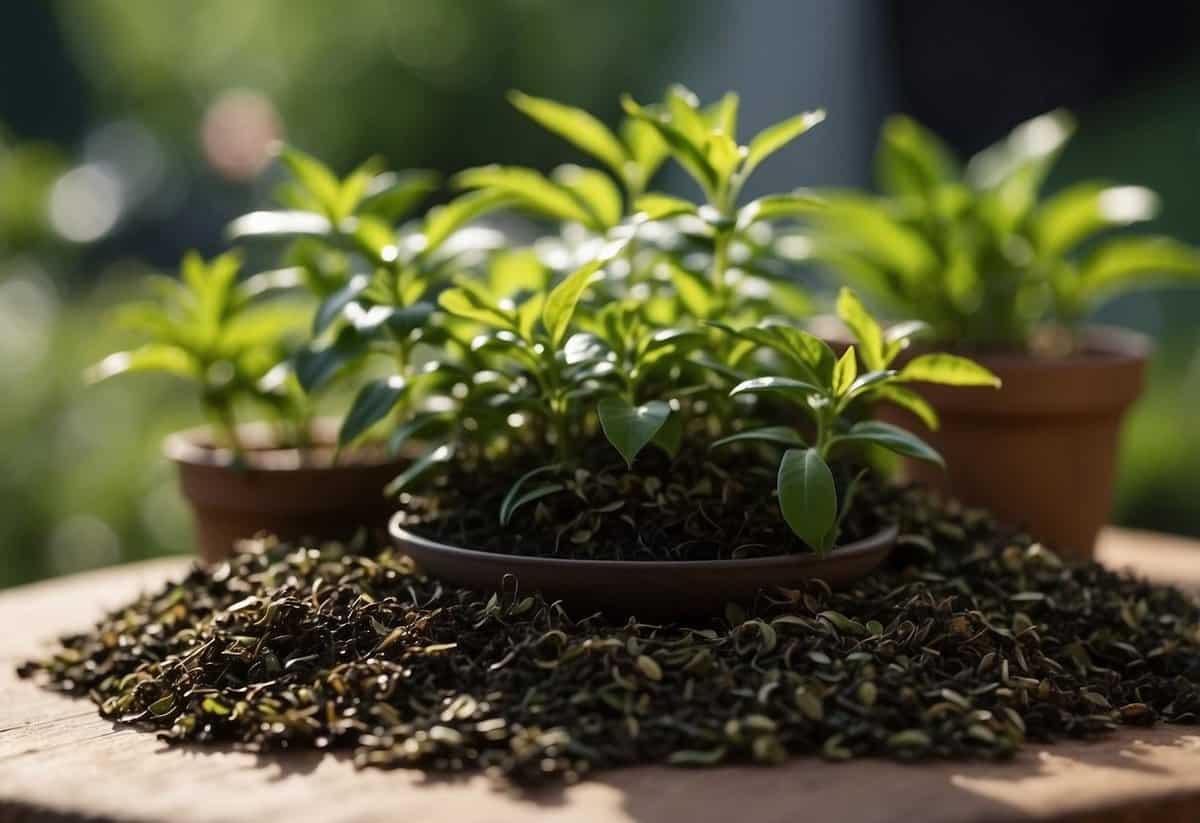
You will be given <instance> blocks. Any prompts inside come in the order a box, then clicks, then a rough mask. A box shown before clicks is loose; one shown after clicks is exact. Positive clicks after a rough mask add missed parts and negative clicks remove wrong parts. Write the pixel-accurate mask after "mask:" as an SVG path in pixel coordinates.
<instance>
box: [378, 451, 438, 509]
mask: <svg viewBox="0 0 1200 823" xmlns="http://www.w3.org/2000/svg"><path fill="white" fill-rule="evenodd" d="M453 458H454V445H453V444H451V443H445V444H443V445H440V446H437V447H435V448H433V449H430V450H429V451H427V452H426V453H425V454H423V455H421V457H419V458H418V459H416V460H414V461H413V462H412V463H411V464H410V465H409V467H408V468H407V469H405V470H404V471H402V472H401V473H400V474H399V475H397V476H396V477H395V478H394V479H393V480H392V482H390V483H388V484H387V486H386V487H385V488H384V490H383V493H384V495H386V496H388V497H394V496H395V495H397V494H399V493H400V492H402V491H404V490H405V489H407V488H408V487H409V486H410V485H411V484H412V482H413V481H414V480H416V479H417V478H418V477H420V476H421V475H423V474H425V472H427V471H429V470H430V469H432V468H433V467H434V466H437V465H438V464H441V463H447V462H449V461H450V460H452V459H453Z"/></svg>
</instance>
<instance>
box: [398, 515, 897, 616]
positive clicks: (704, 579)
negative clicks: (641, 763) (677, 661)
mask: <svg viewBox="0 0 1200 823" xmlns="http://www.w3.org/2000/svg"><path fill="white" fill-rule="evenodd" d="M402 519H403V512H398V513H397V514H396V515H395V516H393V517H392V520H391V523H390V524H389V525H388V533H389V534H390V535H391V538H392V543H393V544H394V545H395V546H396V547H397V548H399V549H401V550H402V551H404V552H405V553H406V554H408V555H409V556H411V557H412V558H413V559H414V560H415V561H416V562H417V564H418V565H419V566H420V567H421V568H422V569H423V570H424V571H426V572H427V573H429V574H431V575H433V576H434V577H437V578H440V579H441V580H444V581H446V582H448V583H455V584H457V585H460V586H466V587H467V588H472V589H482V590H496V589H500V588H502V587H505V588H507V587H508V586H511V585H512V584H511V583H509V584H506V583H505V578H506V577H508V576H510V575H511V576H512V577H515V578H516V587H517V589H518V591H521V592H527V593H532V592H535V591H536V592H541V593H542V595H543V596H545V597H546V598H547V599H549V600H561V601H562V602H563V604H564V605H565V606H567V607H568V609H570V610H571V611H572V613H574V614H576V615H578V614H579V613H580V612H583V611H605V612H620V613H626V614H636V615H639V616H647V617H651V616H652V617H681V616H688V615H699V614H719V613H720V611H721V609H722V608H723V607H724V605H725V604H726V603H727V602H730V601H733V602H741V603H749V602H751V601H753V600H754V598H755V596H756V595H757V594H758V592H759V591H760V590H761V589H771V588H775V587H782V588H799V587H800V586H802V585H803V584H804V583H805V582H807V581H809V580H812V579H814V578H820V579H821V580H824V581H825V582H826V583H828V584H829V585H830V586H833V587H834V588H838V587H842V586H846V585H848V584H850V583H853V582H854V581H856V580H859V579H861V578H863V577H865V576H867V575H868V574H870V573H871V572H872V571H874V570H875V569H876V568H878V567H879V564H880V563H882V562H883V561H884V560H885V559H887V556H888V555H889V554H890V553H891V551H892V547H893V546H894V545H895V543H896V536H897V532H898V529H897V527H896V526H888V527H887V528H885V529H882V530H881V531H879V532H878V533H876V534H874V535H872V536H871V537H868V538H866V539H863V540H859V541H856V542H854V543H847V544H846V545H844V546H839V547H838V548H837V549H835V550H834V551H833V552H831V553H830V554H829V556H828V557H817V556H816V555H815V554H789V555H781V556H778V557H755V558H749V559H746V560H568V559H564V558H558V557H521V556H517V555H508V554H496V553H494V552H484V551H477V550H475V549H464V548H461V547H458V546H450V545H447V544H445V543H439V542H437V541H435V540H430V539H429V538H426V537H421V536H420V535H417V534H413V533H412V532H410V531H408V530H407V529H405V528H404V527H403V526H401V525H400V521H401V520H402Z"/></svg>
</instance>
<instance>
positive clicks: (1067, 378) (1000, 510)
mask: <svg viewBox="0 0 1200 823" xmlns="http://www.w3.org/2000/svg"><path fill="white" fill-rule="evenodd" d="M1084 343H1085V345H1084V347H1083V350H1082V351H1081V352H1080V353H1078V354H1074V355H1070V356H1066V357H1059V358H1037V357H1033V356H1031V355H1027V354H977V353H968V354H969V356H970V357H972V358H973V359H974V360H976V361H978V362H979V363H982V364H983V365H984V366H986V367H987V368H989V369H991V370H992V371H993V372H994V373H995V374H996V375H998V376H999V377H1000V379H1001V380H1002V381H1003V383H1004V385H1003V386H1002V387H1001V388H1000V389H990V388H954V387H948V386H932V385H919V386H915V387H914V388H917V389H918V390H919V391H920V393H921V394H922V395H924V396H925V397H926V398H927V399H928V400H929V401H930V402H931V403H932V404H933V406H934V408H935V409H937V411H938V415H939V417H940V418H941V428H940V429H939V430H938V431H936V432H930V431H928V430H927V429H926V428H925V427H924V426H923V425H922V424H921V423H919V422H918V421H917V420H916V419H915V418H914V417H912V416H911V415H909V414H907V413H906V412H902V411H900V410H898V409H894V408H889V409H886V410H882V409H881V415H880V416H881V417H883V418H884V419H888V420H890V421H891V422H893V423H898V424H900V425H903V426H905V427H906V428H909V429H911V430H912V431H914V432H916V433H917V434H919V435H920V436H921V437H923V438H925V439H926V440H927V441H929V443H930V444H931V445H932V446H933V447H934V448H936V449H937V450H938V451H939V452H941V453H942V455H943V456H944V457H945V458H946V465H947V466H948V470H947V471H946V472H942V471H941V470H940V469H938V468H937V467H936V466H930V465H928V464H925V463H919V462H918V461H906V465H905V474H906V476H907V477H908V478H910V479H912V480H915V481H918V482H921V483H927V484H928V485H930V486H932V487H934V488H935V489H938V490H940V491H942V492H943V493H945V494H949V495H952V496H954V497H957V498H958V499H960V500H962V501H963V502H964V503H967V504H968V505H972V506H980V507H982V508H986V509H989V510H991V511H992V512H994V513H995V514H997V515H998V516H1000V517H1001V518H1003V519H1004V520H1007V521H1009V522H1011V523H1014V524H1018V525H1020V526H1022V527H1023V528H1026V529H1028V531H1029V533H1030V534H1032V535H1033V536H1034V537H1035V538H1036V539H1038V540H1040V541H1042V542H1044V543H1046V544H1047V545H1049V546H1051V547H1052V548H1054V549H1055V550H1056V551H1058V552H1059V553H1061V554H1063V555H1065V556H1069V557H1075V558H1079V559H1090V558H1091V557H1092V554H1093V550H1094V548H1095V544H1096V538H1097V536H1098V535H1099V532H1100V529H1101V527H1102V526H1103V525H1104V523H1105V522H1106V521H1107V519H1108V516H1109V513H1110V510H1111V507H1112V499H1113V487H1114V481H1115V471H1116V456H1117V445H1118V440H1119V435H1120V428H1121V421H1122V418H1123V417H1124V416H1125V412H1126V411H1127V410H1128V409H1129V407H1130V405H1131V404H1132V403H1133V402H1134V400H1136V399H1137V397H1138V395H1139V394H1141V392H1142V386H1143V382H1144V378H1145V371H1146V363H1147V359H1148V354H1149V351H1150V343H1149V341H1148V340H1147V339H1146V338H1144V337H1142V336H1141V335H1138V334H1134V333H1132V332H1127V331H1121V330H1117V329H1111V328H1103V327H1094V328H1090V329H1088V330H1087V332H1086V334H1085V341H1084Z"/></svg>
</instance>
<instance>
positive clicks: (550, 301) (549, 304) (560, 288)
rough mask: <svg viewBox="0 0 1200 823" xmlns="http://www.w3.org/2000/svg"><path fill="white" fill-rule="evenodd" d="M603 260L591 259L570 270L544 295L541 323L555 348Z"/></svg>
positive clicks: (564, 336) (564, 333) (565, 332)
mask: <svg viewBox="0 0 1200 823" xmlns="http://www.w3.org/2000/svg"><path fill="white" fill-rule="evenodd" d="M605 262H606V261H604V260H593V261H592V262H590V263H588V264H586V265H584V266H581V267H580V268H578V269H576V270H575V271H573V272H571V273H570V274H569V275H567V276H566V278H564V279H563V281H562V282H561V283H559V284H558V285H557V286H555V287H554V290H553V291H551V292H550V294H549V295H547V297H546V305H545V306H544V307H543V308H542V325H544V326H545V327H546V331H547V332H548V333H549V334H550V342H551V343H552V344H553V345H554V347H555V348H556V349H557V348H558V347H559V345H561V344H562V341H563V340H564V339H565V338H566V336H567V329H568V328H569V327H570V325H571V318H572V317H573V316H574V314H575V307H576V306H577V305H579V298H580V297H582V296H583V293H584V291H586V290H587V287H588V285H589V284H590V283H591V282H592V278H593V277H595V276H596V272H598V271H600V269H601V268H602V267H603V266H604V263H605Z"/></svg>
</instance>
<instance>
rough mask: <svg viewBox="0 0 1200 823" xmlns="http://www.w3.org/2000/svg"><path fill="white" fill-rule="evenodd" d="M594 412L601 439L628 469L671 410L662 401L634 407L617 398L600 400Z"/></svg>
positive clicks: (653, 401)
mask: <svg viewBox="0 0 1200 823" xmlns="http://www.w3.org/2000/svg"><path fill="white" fill-rule="evenodd" d="M596 411H597V413H598V414H599V416H600V426H601V428H602V429H603V430H604V436H605V437H607V438H608V442H609V443H612V445H613V447H614V448H615V449H616V450H617V451H618V452H620V453H621V457H623V458H625V463H626V464H627V465H629V466H630V467H631V468H632V467H633V460H634V458H635V457H637V455H638V452H640V451H641V450H642V449H643V448H645V447H646V445H647V444H648V443H650V441H651V440H653V439H654V435H655V434H657V433H658V430H659V429H661V428H662V426H663V424H664V423H665V422H666V421H667V418H668V417H669V416H670V415H671V407H670V406H669V405H668V404H667V403H665V402H664V401H662V400H652V401H651V402H649V403H645V404H643V405H640V406H634V405H633V404H631V403H629V401H627V400H625V399H623V398H620V397H602V398H600V400H599V401H598V402H597V404H596Z"/></svg>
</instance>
